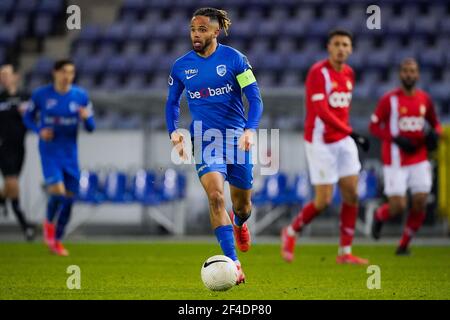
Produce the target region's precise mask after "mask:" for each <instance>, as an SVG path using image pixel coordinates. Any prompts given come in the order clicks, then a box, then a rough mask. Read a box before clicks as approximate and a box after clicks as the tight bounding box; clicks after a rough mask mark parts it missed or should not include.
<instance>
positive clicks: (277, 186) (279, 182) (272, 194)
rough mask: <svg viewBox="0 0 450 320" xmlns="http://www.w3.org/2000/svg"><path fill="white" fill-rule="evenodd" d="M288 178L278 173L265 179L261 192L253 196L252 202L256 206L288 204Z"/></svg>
mask: <svg viewBox="0 0 450 320" xmlns="http://www.w3.org/2000/svg"><path fill="white" fill-rule="evenodd" d="M286 191H287V176H286V175H285V174H284V173H278V174H275V175H272V176H268V177H266V178H265V179H264V182H263V186H262V188H261V190H259V191H256V192H255V193H254V194H253V197H252V202H253V204H254V205H255V206H262V205H267V204H271V205H280V204H285V203H287V202H286V201H287V193H286Z"/></svg>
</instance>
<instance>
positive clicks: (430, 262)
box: [0, 243, 450, 300]
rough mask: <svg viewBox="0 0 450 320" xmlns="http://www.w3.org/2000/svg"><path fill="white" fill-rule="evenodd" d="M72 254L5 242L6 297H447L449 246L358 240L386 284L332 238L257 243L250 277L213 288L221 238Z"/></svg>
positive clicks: (0, 283)
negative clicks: (282, 249)
mask: <svg viewBox="0 0 450 320" xmlns="http://www.w3.org/2000/svg"><path fill="white" fill-rule="evenodd" d="M67 247H68V249H70V252H71V256H70V257H57V256H53V255H50V254H49V252H48V251H47V249H46V248H45V247H44V246H43V245H41V244H12V243H10V244H0V300H2V299H188V300H190V299H449V298H450V248H449V247H443V246H442V247H430V246H429V247H423V246H417V247H413V254H412V256H410V257H396V256H395V255H394V254H393V252H394V250H395V247H394V246H355V247H354V252H355V253H358V254H360V255H361V256H363V257H367V258H369V259H370V262H371V264H376V265H378V266H379V267H380V268H381V289H379V290H376V289H374V290H369V289H367V285H366V283H367V278H368V277H369V276H370V275H369V274H367V270H366V267H365V266H353V265H336V263H335V260H334V259H335V253H336V246H335V245H301V246H299V247H298V248H297V251H298V255H297V257H296V260H295V261H294V262H293V263H292V264H287V263H285V262H284V261H282V260H281V258H280V255H279V246H278V245H268V244H265V245H263V244H259V245H258V244H256V245H254V246H253V248H252V249H251V251H249V252H248V253H245V254H240V258H241V261H242V264H243V266H244V270H245V273H246V275H247V283H246V284H243V285H240V286H237V287H234V288H232V289H231V290H229V291H227V292H220V293H218V292H211V291H209V290H207V289H206V288H205V287H204V286H203V284H202V282H201V280H200V267H201V265H202V263H203V261H204V260H205V259H206V258H207V257H209V256H212V255H215V254H220V250H219V249H218V246H217V244H205V243H186V244H182V243H129V244H124V243H121V244H99V243H96V244H79V243H76V244H70V243H69V244H68V245H67ZM69 265H78V266H79V267H80V268H81V289H80V290H69V289H67V287H66V280H67V277H68V276H69V274H67V273H66V269H67V267H68V266H69Z"/></svg>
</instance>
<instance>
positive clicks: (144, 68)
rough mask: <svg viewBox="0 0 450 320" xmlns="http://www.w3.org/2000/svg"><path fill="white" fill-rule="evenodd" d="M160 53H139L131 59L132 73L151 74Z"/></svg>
mask: <svg viewBox="0 0 450 320" xmlns="http://www.w3.org/2000/svg"><path fill="white" fill-rule="evenodd" d="M158 59H159V55H157V54H156V55H155V54H153V55H148V54H147V55H146V54H143V55H138V56H136V57H134V58H133V59H131V65H130V74H147V75H148V74H149V73H151V72H153V71H154V70H155V69H156V67H155V66H156V65H157V64H158Z"/></svg>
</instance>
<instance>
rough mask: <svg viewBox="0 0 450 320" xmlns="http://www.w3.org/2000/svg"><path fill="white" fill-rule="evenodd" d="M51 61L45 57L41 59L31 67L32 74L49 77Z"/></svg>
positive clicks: (51, 68)
mask: <svg viewBox="0 0 450 320" xmlns="http://www.w3.org/2000/svg"><path fill="white" fill-rule="evenodd" d="M53 64H54V62H53V60H52V59H50V58H47V57H41V58H39V59H38V61H37V62H36V63H35V65H34V67H33V73H36V74H40V75H50V74H51V73H52V70H53Z"/></svg>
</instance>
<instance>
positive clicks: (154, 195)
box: [132, 169, 160, 205]
mask: <svg viewBox="0 0 450 320" xmlns="http://www.w3.org/2000/svg"><path fill="white" fill-rule="evenodd" d="M155 183H156V175H155V173H154V172H153V171H146V170H143V169H142V170H139V171H138V172H136V175H135V176H134V177H133V185H132V194H133V199H134V200H135V201H138V202H140V203H142V204H144V205H155V204H158V203H159V202H160V197H159V195H158V192H157V188H156V184H155Z"/></svg>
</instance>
